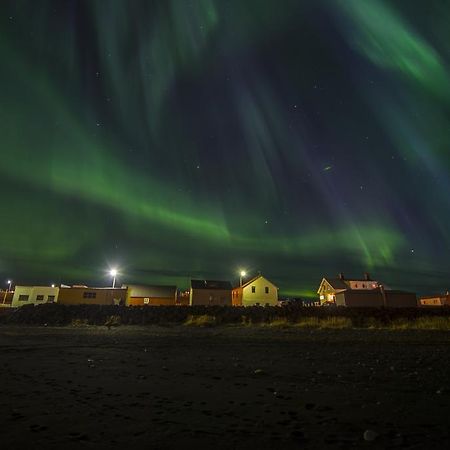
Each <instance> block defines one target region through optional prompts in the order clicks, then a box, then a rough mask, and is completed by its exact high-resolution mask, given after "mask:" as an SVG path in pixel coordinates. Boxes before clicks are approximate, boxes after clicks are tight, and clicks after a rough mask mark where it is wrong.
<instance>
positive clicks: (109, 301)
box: [57, 286, 127, 305]
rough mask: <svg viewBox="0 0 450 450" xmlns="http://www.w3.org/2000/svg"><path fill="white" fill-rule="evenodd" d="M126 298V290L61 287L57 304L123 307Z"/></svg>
mask: <svg viewBox="0 0 450 450" xmlns="http://www.w3.org/2000/svg"><path fill="white" fill-rule="evenodd" d="M126 297H127V290H126V289H124V288H111V287H107V288H98V287H96V288H89V287H87V286H72V287H70V286H61V287H60V288H59V294H58V299H57V302H58V303H59V304H62V305H123V304H125V299H126Z"/></svg>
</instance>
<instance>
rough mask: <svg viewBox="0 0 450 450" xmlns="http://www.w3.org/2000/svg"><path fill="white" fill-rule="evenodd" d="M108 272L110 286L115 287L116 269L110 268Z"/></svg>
mask: <svg viewBox="0 0 450 450" xmlns="http://www.w3.org/2000/svg"><path fill="white" fill-rule="evenodd" d="M109 274H110V275H111V276H112V279H113V282H112V287H113V288H115V287H116V276H117V269H111V270H110V271H109Z"/></svg>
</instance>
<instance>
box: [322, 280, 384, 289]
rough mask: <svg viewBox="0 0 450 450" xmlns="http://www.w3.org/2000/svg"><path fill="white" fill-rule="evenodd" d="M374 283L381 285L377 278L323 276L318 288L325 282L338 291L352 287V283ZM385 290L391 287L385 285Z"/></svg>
mask: <svg viewBox="0 0 450 450" xmlns="http://www.w3.org/2000/svg"><path fill="white" fill-rule="evenodd" d="M355 282H356V283H372V284H374V283H375V284H377V285H379V284H380V283H378V281H376V280H366V279H365V278H361V279H358V278H352V279H347V278H344V279H342V278H322V281H321V283H320V286H319V289H318V290H317V292H319V291H320V288H321V287H322V285H323V284H324V283H328V284H329V285H330V286H331V287H332V288H333V289H334V290H336V291H338V290H340V289H341V290H342V289H350V283H355ZM384 288H385V290H388V289H389V288H388V287H387V286H384Z"/></svg>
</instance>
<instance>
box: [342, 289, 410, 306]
mask: <svg viewBox="0 0 450 450" xmlns="http://www.w3.org/2000/svg"><path fill="white" fill-rule="evenodd" d="M334 304H335V305H336V306H350V307H365V308H379V307H388V308H415V307H416V306H417V298H416V294H414V293H411V292H405V291H397V290H392V289H388V290H385V289H384V288H383V286H380V287H379V288H376V289H375V288H374V289H345V290H341V291H339V292H337V293H336V294H335V302H334Z"/></svg>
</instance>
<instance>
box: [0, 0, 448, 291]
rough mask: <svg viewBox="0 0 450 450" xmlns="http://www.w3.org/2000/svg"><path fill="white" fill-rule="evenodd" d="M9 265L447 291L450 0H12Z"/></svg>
mask: <svg viewBox="0 0 450 450" xmlns="http://www.w3.org/2000/svg"><path fill="white" fill-rule="evenodd" d="M0 13H1V14H0V33H1V35H0V55H1V62H2V70H1V71H0V82H1V83H0V86H1V103H0V108H1V109H0V114H1V120H0V139H1V140H0V144H1V147H0V148H1V155H2V164H1V166H0V167H1V177H0V180H1V181H0V183H1V191H0V192H1V196H2V197H1V198H2V214H1V223H2V232H1V234H0V273H2V274H3V276H4V278H5V280H6V279H7V278H9V277H12V278H13V279H14V280H15V282H17V283H19V282H22V283H24V282H40V283H47V282H48V283H50V282H63V283H71V282H86V283H92V284H97V285H101V284H105V283H108V282H109V280H108V277H107V276H106V270H107V268H108V266H111V265H114V266H118V267H119V268H120V272H121V275H122V280H119V282H120V281H125V280H127V281H133V282H148V283H173V284H177V285H178V286H180V287H185V286H187V285H188V280H189V278H190V277H193V278H203V277H204V278H218V279H230V280H233V281H236V279H237V278H238V270H239V269H240V268H245V269H247V271H249V272H256V271H261V272H263V273H264V275H266V276H267V277H268V278H269V279H272V280H273V281H274V282H275V283H276V284H278V285H279V286H280V288H281V293H284V294H296V295H307V294H308V293H310V292H311V291H313V290H314V289H315V288H316V287H317V286H318V284H319V281H320V279H321V277H322V276H323V275H335V274H336V273H338V272H340V271H343V272H344V273H346V274H347V273H348V274H349V275H356V276H360V275H361V274H362V273H363V272H365V271H369V272H371V273H372V274H373V275H374V276H375V277H377V278H379V279H382V280H384V281H385V282H386V283H387V284H388V285H390V286H393V287H398V288H404V289H410V290H415V291H417V292H418V293H427V292H435V291H443V290H446V289H447V288H450V279H449V274H450V258H449V256H448V255H449V248H450V227H449V225H448V224H449V221H450V202H449V200H448V198H449V195H450V178H449V169H450V153H449V144H450V127H449V119H450V114H449V113H450V67H449V60H450V28H449V27H448V23H449V22H450V4H449V3H448V2H446V1H442V0H429V1H428V2H422V1H412V0H396V1H390V2H388V1H382V0H364V1H360V0H314V1H312V0H303V1H302V0H284V1H283V2H280V1H274V0H265V1H260V0H191V1H188V0H186V1H184V0H160V1H156V0H154V1H150V0H147V1H141V0H133V1H127V0H84V1H83V0H53V1H50V0H38V1H32V0H28V1H25V0H11V1H2V2H1V3H0Z"/></svg>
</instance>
